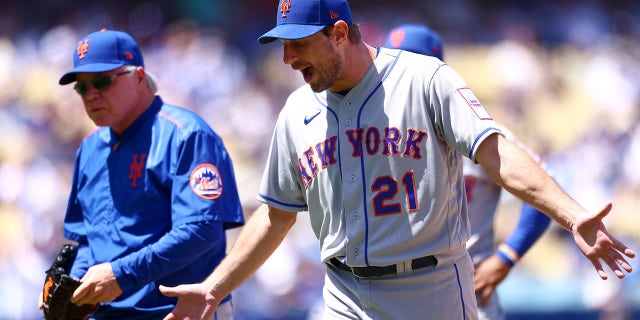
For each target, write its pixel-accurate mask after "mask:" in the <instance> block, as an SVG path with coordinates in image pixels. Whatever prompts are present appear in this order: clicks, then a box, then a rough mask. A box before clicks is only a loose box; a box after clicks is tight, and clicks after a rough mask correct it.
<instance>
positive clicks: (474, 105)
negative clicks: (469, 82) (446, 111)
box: [458, 88, 492, 120]
mask: <svg viewBox="0 0 640 320" xmlns="http://www.w3.org/2000/svg"><path fill="white" fill-rule="evenodd" d="M458 93H459V94H460V95H461V96H462V98H463V99H464V100H465V101H466V102H467V104H468V105H469V107H471V110H473V112H474V113H475V114H476V116H478V118H480V120H492V118H491V116H490V115H489V113H488V112H487V110H485V109H484V107H483V106H482V104H481V103H480V100H478V98H476V95H475V94H473V91H471V89H469V88H460V89H458Z"/></svg>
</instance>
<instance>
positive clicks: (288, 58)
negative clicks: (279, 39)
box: [282, 41, 296, 64]
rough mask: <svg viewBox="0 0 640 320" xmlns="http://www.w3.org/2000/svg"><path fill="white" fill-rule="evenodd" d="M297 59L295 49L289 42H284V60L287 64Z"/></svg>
mask: <svg viewBox="0 0 640 320" xmlns="http://www.w3.org/2000/svg"><path fill="white" fill-rule="evenodd" d="M295 59H296V53H295V50H294V49H293V48H292V47H291V45H288V44H287V42H286V41H285V42H284V46H283V53H282V61H283V62H284V63H285V64H292V63H293V62H294V61H295Z"/></svg>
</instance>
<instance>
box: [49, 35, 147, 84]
mask: <svg viewBox="0 0 640 320" xmlns="http://www.w3.org/2000/svg"><path fill="white" fill-rule="evenodd" d="M123 65H133V66H143V67H144V60H143V58H142V52H140V48H139V47H138V44H137V43H136V41H135V40H133V38H132V37H131V36H130V35H128V34H127V33H124V32H122V31H114V30H105V29H103V30H100V31H97V32H94V33H91V34H89V35H87V36H86V37H84V38H83V39H82V40H80V41H79V42H78V45H77V47H76V49H75V50H74V52H73V70H71V71H69V72H67V73H65V74H64V75H63V76H62V77H61V78H60V81H58V83H60V84H69V83H71V82H74V81H76V73H78V72H105V71H110V70H114V69H117V68H120V67H122V66H123Z"/></svg>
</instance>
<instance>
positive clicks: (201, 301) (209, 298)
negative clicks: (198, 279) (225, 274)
mask: <svg viewBox="0 0 640 320" xmlns="http://www.w3.org/2000/svg"><path fill="white" fill-rule="evenodd" d="M160 292H162V294H164V295H165V296H167V297H178V303H177V304H176V307H175V308H174V309H173V311H171V313H169V314H168V315H167V316H166V317H165V318H164V320H178V319H185V320H187V319H189V320H196V319H200V320H205V319H211V318H212V317H213V314H214V313H215V312H216V308H217V307H218V302H217V301H216V299H215V297H214V296H213V295H211V293H210V292H208V291H207V288H206V287H205V286H204V285H203V284H202V283H198V284H183V285H179V286H177V287H165V286H160Z"/></svg>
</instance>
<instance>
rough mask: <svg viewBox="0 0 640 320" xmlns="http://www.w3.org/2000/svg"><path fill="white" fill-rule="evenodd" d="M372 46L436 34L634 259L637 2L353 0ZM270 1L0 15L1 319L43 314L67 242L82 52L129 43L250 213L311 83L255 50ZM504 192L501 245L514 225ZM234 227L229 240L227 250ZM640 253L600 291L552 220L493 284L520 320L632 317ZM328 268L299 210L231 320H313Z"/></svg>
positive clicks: (1, 10) (451, 58)
mask: <svg viewBox="0 0 640 320" xmlns="http://www.w3.org/2000/svg"><path fill="white" fill-rule="evenodd" d="M350 4H351V9H352V11H353V16H354V20H355V22H356V23H358V24H360V26H361V29H362V33H363V37H364V39H365V40H366V41H367V42H368V43H369V44H372V45H375V46H379V45H381V44H382V42H383V38H384V35H385V33H386V32H387V31H388V30H389V29H390V28H392V27H394V26H395V25H397V24H400V23H405V22H416V23H426V24H428V25H429V26H430V27H432V28H433V29H435V30H437V31H438V32H440V34H441V36H442V38H443V41H444V59H445V60H446V62H447V63H448V64H450V65H451V66H452V67H453V68H454V69H455V70H457V71H458V72H459V73H460V74H461V75H462V77H463V78H464V79H465V80H466V81H467V82H468V84H469V86H470V87H471V88H472V89H473V90H474V92H475V93H476V95H477V96H478V97H479V98H480V100H481V101H482V102H483V104H484V106H485V108H486V109H487V110H488V111H489V112H490V113H491V114H492V115H493V117H494V118H495V119H496V120H497V121H499V122H501V123H503V124H505V125H506V126H507V127H508V128H509V129H510V130H511V131H512V132H514V133H515V134H516V135H517V136H518V137H519V138H520V140H522V141H523V142H524V143H526V144H527V145H528V146H529V147H530V148H531V149H533V150H535V151H536V152H538V153H539V154H541V155H542V156H543V157H544V158H545V160H546V162H547V163H548V164H549V166H550V167H551V169H552V171H553V173H554V176H555V178H556V179H557V181H558V182H559V183H560V184H561V185H562V186H563V187H564V188H565V189H566V190H567V191H568V193H569V194H571V195H572V196H574V197H575V198H576V199H577V200H579V201H580V202H581V203H583V204H584V205H585V207H587V208H589V209H594V210H595V209H599V208H601V207H602V206H604V204H605V203H606V202H607V201H612V202H613V203H614V207H613V211H612V214H611V215H610V216H609V217H607V218H606V220H605V221H606V223H607V225H608V227H609V229H610V231H612V232H613V233H614V234H615V235H617V236H619V238H620V239H621V240H623V241H625V242H626V243H627V244H629V245H631V247H632V248H633V249H634V250H635V251H636V252H637V253H640V218H639V216H638V208H640V197H639V195H640V168H639V167H638V165H639V164H640V125H638V121H639V119H640V112H639V110H640V40H639V39H640V2H638V1H631V0H629V1H623V0H618V1H604V0H602V1H590V0H584V1H577V0H575V1H573V0H538V1H523V0H520V1H518V0H513V1H497V0H492V1H487V0H483V1H480V0H475V1H471V0H466V1H465V0H447V1H435V0H434V1H428V0H395V1H378V0H360V1H357V0H352V1H350ZM276 5H277V2H276V0H269V1H265V0H261V1H257V0H256V1H249V0H244V1H243V0H238V1H221V0H209V1H205V0H186V1H153V0H149V1H111V2H106V1H100V2H95V3H94V2H92V1H83V2H77V1H71V0H49V1H33V0H22V1H13V0H8V1H7V0H5V1H3V2H2V4H0V278H1V279H3V280H2V285H1V286H0V319H39V318H41V312H40V311H39V310H38V309H37V297H38V293H39V290H40V289H41V286H42V281H43V278H44V271H45V270H46V269H47V268H48V267H49V266H50V265H51V262H52V259H53V257H54V256H55V254H56V253H57V251H58V249H59V248H60V246H61V244H62V243H64V242H65V239H64V238H63V235H62V219H63V216H64V211H65V208H66V202H67V197H68V192H69V188H70V182H71V172H72V166H73V159H74V155H75V151H76V148H77V147H78V145H79V143H80V141H81V140H82V139H83V137H84V136H85V135H86V134H87V133H88V132H89V131H91V130H92V128H93V124H92V123H91V122H90V121H89V120H88V118H87V116H86V114H85V111H84V108H83V106H82V102H81V100H80V98H79V97H78V96H77V94H76V93H75V92H74V91H73V89H72V86H65V87H63V86H59V85H58V79H59V77H60V76H61V75H62V74H63V73H64V72H65V71H66V70H68V69H69V68H71V64H72V60H71V59H72V53H73V50H74V48H75V46H76V44H77V41H78V40H79V39H80V38H81V37H82V36H84V35H85V34H88V33H90V32H93V31H96V30H98V29H100V28H103V27H106V28H110V29H119V30H123V31H126V32H129V33H130V34H131V35H133V36H134V38H136V39H137V40H138V42H139V44H140V45H141V47H142V50H143V54H144V57H145V61H146V69H147V70H148V71H149V72H150V73H151V74H153V75H154V76H155V78H156V80H157V82H158V84H159V88H160V91H159V93H160V95H161V96H162V97H163V99H164V100H165V101H167V102H169V103H173V104H176V105H180V106H183V107H186V108H189V109H192V110H194V111H196V112H198V113H199V114H201V115H202V116H203V117H204V118H205V119H206V120H207V121H208V122H209V123H210V124H211V126H212V127H213V128H214V130H215V131H216V132H217V133H218V134H220V135H221V136H222V138H223V139H224V141H225V144H226V146H227V148H228V149H229V152H230V153H231V155H232V158H233V160H234V166H235V169H236V178H237V180H238V185H239V191H240V193H241V197H242V201H243V204H244V206H245V208H246V209H245V213H246V214H247V216H250V214H251V213H252V209H253V208H255V206H257V204H258V202H257V201H256V200H255V195H256V192H257V189H258V184H259V182H260V179H261V175H262V171H263V169H264V161H265V158H266V153H267V152H268V150H267V149H266V148H267V146H268V145H269V140H270V137H271V130H272V127H273V125H274V123H275V118H276V117H277V114H278V112H279V110H280V108H281V107H282V105H283V103H284V101H285V98H286V96H287V95H288V93H289V92H290V91H292V90H293V89H294V88H296V87H298V86H299V85H301V84H303V82H302V79H301V76H300V75H299V74H298V73H296V72H294V71H292V70H291V69H290V68H289V67H288V66H285V65H284V64H283V63H282V47H281V46H280V45H279V44H277V43H275V44H270V45H258V44H257V40H256V39H257V37H258V36H259V35H261V34H262V33H263V32H265V31H266V30H268V29H269V28H271V27H272V26H273V24H274V22H275V9H276ZM518 212H519V202H518V201H516V199H514V198H513V197H511V196H509V195H506V196H504V197H503V201H502V206H501V209H500V213H499V217H500V218H499V219H498V221H496V226H497V230H498V236H499V237H504V236H506V235H507V234H506V233H507V232H508V231H509V230H510V228H511V227H512V226H513V225H514V224H515V223H516V222H517V218H518V214H517V213H518ZM236 233H237V231H232V232H231V233H230V240H231V242H233V240H234V239H235V238H234V237H235V236H236V235H237V234H236ZM639 261H640V258H636V259H634V260H632V264H633V266H634V268H635V270H634V272H633V273H631V274H628V275H627V277H626V278H625V279H624V280H618V279H617V278H615V276H614V275H613V273H609V274H610V279H609V280H608V281H602V280H600V279H599V277H598V276H597V274H596V272H595V271H594V270H593V267H592V265H591V263H590V262H589V261H588V260H587V259H586V258H584V257H583V256H582V255H581V253H580V252H579V251H578V250H577V248H576V247H575V245H574V243H573V240H572V238H571V234H570V233H569V232H567V231H565V230H563V229H560V228H559V227H558V226H557V225H553V226H552V227H551V228H550V230H548V231H547V233H546V234H545V235H544V236H543V238H542V239H541V240H540V241H539V243H537V244H536V245H535V246H534V247H533V248H532V250H531V251H530V252H529V254H528V255H527V256H525V258H524V259H523V260H522V261H521V262H520V263H519V264H518V265H517V266H516V267H515V269H514V270H513V271H512V273H511V274H510V275H509V277H508V278H507V280H506V282H505V283H503V284H502V285H501V287H500V288H499V291H500V292H501V294H502V296H501V298H502V300H503V304H504V307H505V309H506V310H507V312H508V313H510V319H573V318H575V319H599V320H605V319H606V320H622V319H638V317H639V316H640V277H639V276H638V274H639V272H640V271H639V270H640V263H639ZM323 277H324V266H323V265H322V264H321V263H320V261H319V249H318V243H317V241H316V239H315V236H314V235H313V233H312V232H311V229H310V227H309V222H308V217H307V216H306V213H304V212H303V213H300V214H299V219H298V222H297V223H296V225H295V226H294V229H293V230H292V232H291V233H290V234H289V235H288V237H287V238H286V239H285V242H284V243H283V245H282V246H281V247H280V248H279V249H278V250H277V251H276V253H275V254H274V255H273V256H272V257H271V258H270V259H269V260H268V261H267V263H266V264H265V265H264V266H263V267H262V268H261V269H260V270H259V271H258V273H257V274H256V275H255V276H254V277H252V278H251V279H249V281H247V282H246V283H245V284H244V285H243V286H242V287H240V288H239V289H238V290H237V291H236V293H235V299H234V305H235V309H236V319H239V320H243V319H259V320H267V319H285V320H287V319H289V320H294V319H301V320H303V319H304V320H309V319H318V317H317V314H318V311H319V308H320V307H321V306H322V296H321V288H322V284H323V281H324V279H323Z"/></svg>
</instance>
